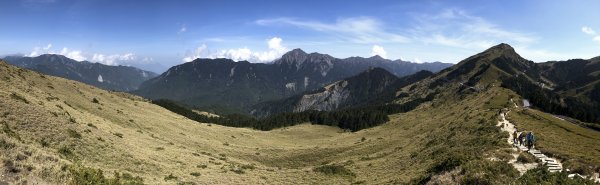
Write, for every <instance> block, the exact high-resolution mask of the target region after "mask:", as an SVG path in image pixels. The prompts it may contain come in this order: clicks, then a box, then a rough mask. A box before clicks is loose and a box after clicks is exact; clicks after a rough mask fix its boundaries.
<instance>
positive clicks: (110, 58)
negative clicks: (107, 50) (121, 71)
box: [92, 53, 136, 65]
mask: <svg viewBox="0 0 600 185" xmlns="http://www.w3.org/2000/svg"><path fill="white" fill-rule="evenodd" d="M135 59H136V56H135V54H133V53H125V54H112V55H104V54H98V53H94V55H93V56H92V62H98V63H103V64H106V65H119V62H120V61H132V60H135Z"/></svg>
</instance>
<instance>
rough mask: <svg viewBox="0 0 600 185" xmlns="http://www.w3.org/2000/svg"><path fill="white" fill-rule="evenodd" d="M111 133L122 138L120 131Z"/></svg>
mask: <svg viewBox="0 0 600 185" xmlns="http://www.w3.org/2000/svg"><path fill="white" fill-rule="evenodd" d="M113 135H115V136H117V137H119V138H123V134H121V133H117V132H115V133H113Z"/></svg>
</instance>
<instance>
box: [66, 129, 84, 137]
mask: <svg viewBox="0 0 600 185" xmlns="http://www.w3.org/2000/svg"><path fill="white" fill-rule="evenodd" d="M67 133H68V134H69V136H70V137H72V138H75V139H81V134H80V133H78V132H77V131H75V130H73V129H67Z"/></svg>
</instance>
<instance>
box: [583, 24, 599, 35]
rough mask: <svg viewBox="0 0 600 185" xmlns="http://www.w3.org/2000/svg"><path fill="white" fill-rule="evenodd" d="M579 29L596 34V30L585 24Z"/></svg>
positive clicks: (589, 33)
mask: <svg viewBox="0 0 600 185" xmlns="http://www.w3.org/2000/svg"><path fill="white" fill-rule="evenodd" d="M581 31H582V32H583V33H585V34H588V35H596V31H594V30H593V29H592V28H590V27H587V26H584V27H581Z"/></svg>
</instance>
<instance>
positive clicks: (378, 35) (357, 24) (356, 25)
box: [255, 17, 410, 44]
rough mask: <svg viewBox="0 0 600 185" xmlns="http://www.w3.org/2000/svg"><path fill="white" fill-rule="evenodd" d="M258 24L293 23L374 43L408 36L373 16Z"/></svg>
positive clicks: (403, 41)
mask: <svg viewBox="0 0 600 185" xmlns="http://www.w3.org/2000/svg"><path fill="white" fill-rule="evenodd" d="M255 23H256V24H258V25H263V26H267V25H292V26H296V27H300V28H304V29H310V30H314V31H318V32H324V33H329V34H332V35H335V36H338V37H341V39H343V40H344V41H348V42H353V43H360V44H372V43H389V42H392V43H406V42H409V41H410V39H408V38H407V37H405V36H403V35H400V34H397V33H392V32H389V31H386V29H385V27H386V26H385V25H384V24H383V23H381V22H380V21H379V20H377V19H374V18H371V17H353V18H343V19H338V20H337V21H336V22H335V23H323V22H319V21H306V20H298V19H293V18H276V19H261V20H257V21H255Z"/></svg>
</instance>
